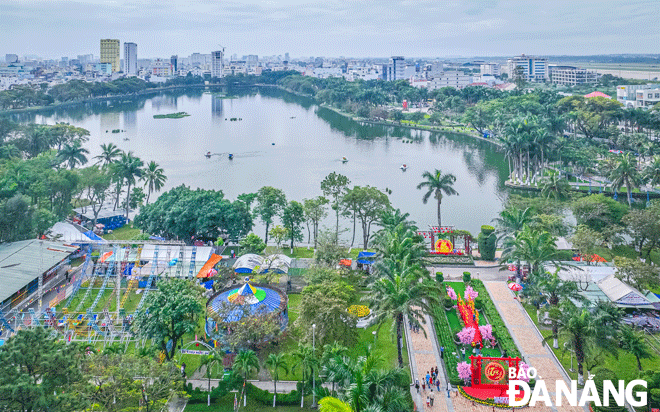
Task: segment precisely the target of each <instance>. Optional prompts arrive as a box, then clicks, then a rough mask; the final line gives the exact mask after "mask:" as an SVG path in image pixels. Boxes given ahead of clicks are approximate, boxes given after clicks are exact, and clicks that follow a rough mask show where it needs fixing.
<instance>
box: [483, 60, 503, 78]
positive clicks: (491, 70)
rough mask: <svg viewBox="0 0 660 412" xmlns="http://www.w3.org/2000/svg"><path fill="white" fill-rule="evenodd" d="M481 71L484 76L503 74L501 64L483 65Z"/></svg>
mask: <svg viewBox="0 0 660 412" xmlns="http://www.w3.org/2000/svg"><path fill="white" fill-rule="evenodd" d="M479 70H480V72H481V74H482V75H484V74H489V75H491V76H499V75H500V74H501V73H500V64H499V63H483V64H481V65H479Z"/></svg>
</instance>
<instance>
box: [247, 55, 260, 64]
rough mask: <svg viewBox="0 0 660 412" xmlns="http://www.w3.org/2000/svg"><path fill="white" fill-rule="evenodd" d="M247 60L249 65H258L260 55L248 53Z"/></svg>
mask: <svg viewBox="0 0 660 412" xmlns="http://www.w3.org/2000/svg"><path fill="white" fill-rule="evenodd" d="M245 61H247V64H248V66H256V65H257V64H258V63H259V56H257V55H256V54H248V55H247V57H246V58H245Z"/></svg>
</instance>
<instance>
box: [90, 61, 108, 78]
mask: <svg viewBox="0 0 660 412" xmlns="http://www.w3.org/2000/svg"><path fill="white" fill-rule="evenodd" d="M94 71H96V72H98V73H99V74H102V75H104V76H109V75H111V74H112V63H96V64H95V65H94Z"/></svg>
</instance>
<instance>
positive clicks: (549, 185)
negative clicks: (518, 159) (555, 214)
mask: <svg viewBox="0 0 660 412" xmlns="http://www.w3.org/2000/svg"><path fill="white" fill-rule="evenodd" d="M570 190H571V185H570V184H569V183H568V181H566V179H562V178H561V177H559V173H557V172H554V171H553V172H552V173H550V175H549V176H546V177H544V178H543V179H542V180H541V196H543V197H545V198H546V199H554V200H556V201H562V200H566V199H567V198H568V196H569V192H570Z"/></svg>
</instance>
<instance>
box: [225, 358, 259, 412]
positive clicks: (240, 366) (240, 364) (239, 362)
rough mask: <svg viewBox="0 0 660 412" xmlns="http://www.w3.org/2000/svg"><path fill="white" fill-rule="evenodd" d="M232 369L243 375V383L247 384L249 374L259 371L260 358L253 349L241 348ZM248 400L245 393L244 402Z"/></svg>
mask: <svg viewBox="0 0 660 412" xmlns="http://www.w3.org/2000/svg"><path fill="white" fill-rule="evenodd" d="M232 369H233V370H235V371H236V372H238V373H240V374H242V375H243V385H245V383H246V382H247V378H248V375H249V374H251V373H252V372H259V358H257V354H256V353H254V351H253V350H250V349H247V350H241V351H239V352H238V355H236V358H234V366H233V367H232ZM246 400H247V395H244V398H243V402H246Z"/></svg>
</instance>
